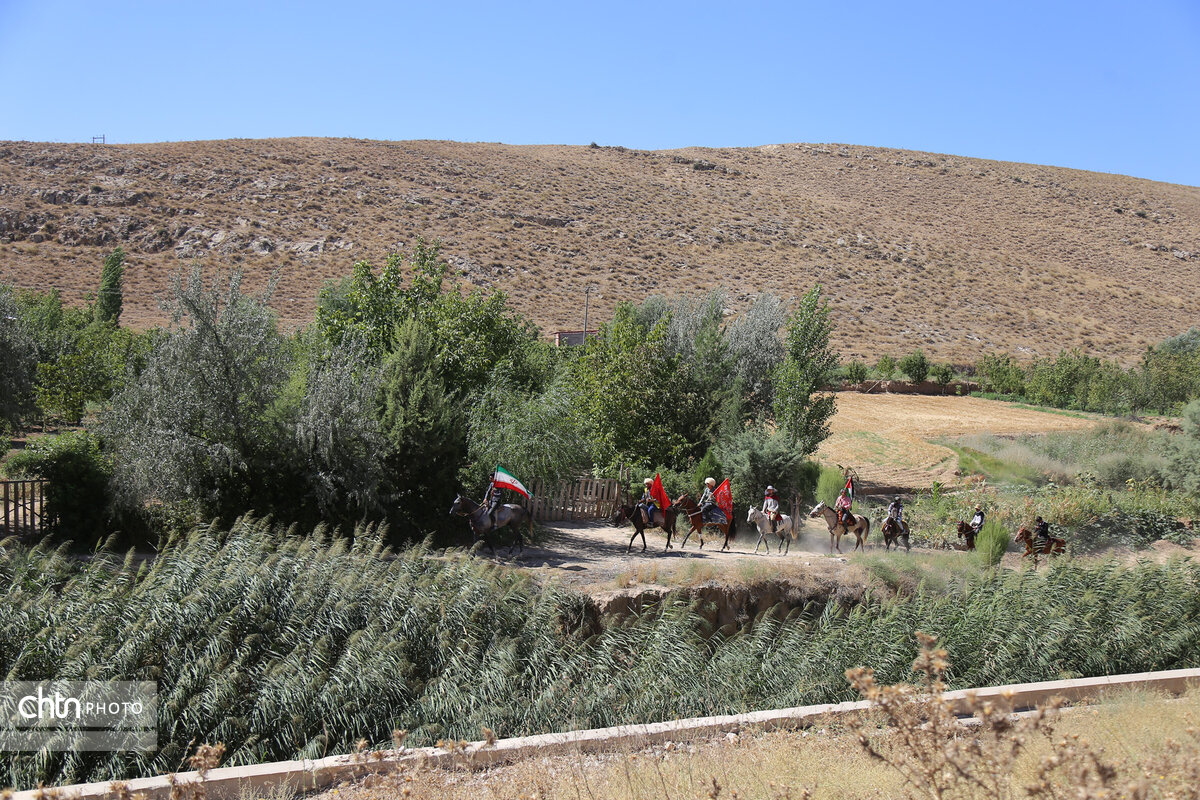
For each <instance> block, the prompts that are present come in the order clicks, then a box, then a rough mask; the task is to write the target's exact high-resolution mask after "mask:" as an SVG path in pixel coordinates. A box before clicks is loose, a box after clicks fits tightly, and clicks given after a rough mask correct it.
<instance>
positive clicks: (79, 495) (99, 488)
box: [5, 431, 112, 549]
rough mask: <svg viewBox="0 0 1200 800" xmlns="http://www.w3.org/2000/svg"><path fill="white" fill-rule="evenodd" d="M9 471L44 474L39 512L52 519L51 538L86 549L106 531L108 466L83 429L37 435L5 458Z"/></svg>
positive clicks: (108, 497)
mask: <svg viewBox="0 0 1200 800" xmlns="http://www.w3.org/2000/svg"><path fill="white" fill-rule="evenodd" d="M5 469H6V470H7V471H8V474H10V475H13V476H25V477H29V476H36V477H39V478H45V479H46V480H47V488H46V505H45V508H44V509H43V511H44V513H45V515H46V516H47V517H48V518H50V519H52V520H54V522H55V525H54V532H55V534H56V537H57V538H60V539H63V538H65V539H71V540H73V541H74V542H75V543H76V544H77V545H79V546H81V547H84V548H87V549H91V547H92V546H93V545H95V544H97V543H98V542H100V541H102V540H103V539H104V537H105V534H106V533H107V532H108V522H109V520H110V515H111V513H112V508H111V505H112V503H111V497H110V494H109V478H110V476H111V475H112V466H111V464H110V463H109V461H108V459H107V458H106V457H105V456H104V454H103V453H102V452H101V450H100V442H99V440H98V439H97V437H96V436H95V435H94V434H92V433H89V432H88V431H69V432H67V433H63V434H59V435H58V436H46V437H40V438H37V439H34V440H32V441H31V442H29V444H28V446H27V447H26V448H25V449H24V450H21V451H20V452H18V453H16V454H15V455H13V456H12V457H11V458H10V459H9V460H8V462H7V463H6V464H5Z"/></svg>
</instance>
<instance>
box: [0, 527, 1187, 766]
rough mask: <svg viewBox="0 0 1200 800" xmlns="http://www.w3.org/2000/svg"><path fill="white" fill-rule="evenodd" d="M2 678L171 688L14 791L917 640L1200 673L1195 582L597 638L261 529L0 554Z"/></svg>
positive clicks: (459, 574) (400, 557)
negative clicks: (129, 744)
mask: <svg viewBox="0 0 1200 800" xmlns="http://www.w3.org/2000/svg"><path fill="white" fill-rule="evenodd" d="M0 581H2V582H3V583H2V584H0V585H3V586H5V587H6V588H5V589H4V590H3V593H4V594H3V599H2V601H0V668H2V670H3V674H4V676H5V677H6V678H7V679H10V680H16V679H42V678H49V677H59V678H75V679H82V678H89V679H117V678H120V679H137V680H153V681H157V682H158V687H159V696H160V710H159V717H160V718H159V738H160V750H159V751H158V752H156V753H152V754H148V755H142V756H138V755H135V754H115V755H108V754H76V755H68V756H54V757H37V756H15V757H13V756H9V757H6V758H5V759H4V760H0V785H15V786H19V787H29V786H32V785H34V784H35V783H36V782H37V781H38V780H45V781H47V782H55V783H63V782H75V781H82V780H106V779H110V778H116V777H129V776H134V775H145V774H152V773H160V772H167V771H171V770H176V769H179V768H181V762H182V760H183V759H184V758H185V756H186V755H188V754H189V752H190V748H193V747H194V746H195V743H200V742H216V741H222V742H224V743H225V744H226V745H227V747H228V751H229V756H228V757H227V759H226V763H248V762H256V761H266V760H276V759H287V758H295V757H318V756H321V755H324V754H330V753H337V752H346V751H349V750H352V749H353V746H354V742H355V741H356V740H358V739H359V738H360V737H363V738H366V739H367V740H368V741H370V742H372V743H386V742H389V741H390V740H391V734H392V731H393V730H394V729H405V730H408V731H410V732H411V733H410V735H409V738H408V740H407V743H408V744H430V743H432V742H434V741H436V740H438V739H451V738H453V739H460V738H461V739H473V738H479V737H480V736H481V729H482V727H483V726H487V727H488V728H490V729H492V730H494V731H495V732H496V733H497V735H499V736H514V735H522V734H531V733H537V732H546V731H554V730H562V729H566V728H572V727H595V726H604V725H613V724H618V723H626V722H644V721H653V720H660V719H669V718H677V717H690V716H697V715H704V714H713V713H734V712H740V711H748V710H753V709H763V708H775V707H785V706H791V705H802V704H808V703H817V702H827V701H836V700H844V699H851V698H852V697H853V691H852V690H851V689H850V687H849V685H848V684H847V683H846V681H845V678H844V677H843V672H844V671H845V669H846V668H848V667H851V666H855V665H859V664H865V665H870V666H873V667H874V668H875V669H876V670H877V672H878V674H879V676H880V680H881V681H884V682H893V681H898V680H901V679H904V678H906V677H907V676H908V670H909V665H910V663H911V661H912V640H913V632H914V631H915V630H918V629H920V630H925V631H929V632H931V633H934V634H936V635H938V636H940V637H941V641H942V643H943V644H944V645H945V646H946V648H947V649H948V650H949V651H950V660H951V662H952V663H953V664H954V673H953V674H952V675H951V676H950V677H951V681H952V684H953V685H954V686H956V687H960V686H973V685H990V684H997V683H1008V682H1015V681H1026V680H1043V679H1051V678H1059V677H1065V676H1075V675H1095V674H1105V673H1119V672H1130V671H1140V670H1151V669H1164V668H1172V667H1183V666H1195V665H1197V664H1198V663H1200V566H1197V565H1194V564H1192V563H1191V562H1189V561H1180V562H1173V563H1171V564H1168V565H1153V564H1142V565H1139V566H1137V567H1134V568H1119V567H1117V566H1115V565H1102V566H1095V567H1085V566H1081V565H1075V564H1069V563H1068V564H1064V565H1061V566H1059V567H1055V568H1052V569H1049V570H1044V571H1043V572H1042V573H1040V574H1033V573H1028V572H1027V573H1019V574H1018V573H1010V572H1004V571H999V572H996V571H988V572H987V573H986V574H981V575H980V576H978V577H966V578H964V579H963V580H962V581H961V582H959V581H956V582H953V583H952V584H951V585H950V586H949V587H942V588H939V589H938V590H937V591H929V592H925V591H923V590H918V591H917V592H916V593H915V594H913V595H911V596H906V597H900V598H898V599H894V600H886V601H884V600H872V599H869V598H868V599H867V600H866V601H864V602H863V603H861V604H859V605H857V606H854V607H852V608H841V607H838V606H836V605H835V604H832V603H830V604H827V605H825V606H822V607H816V606H814V607H812V608H810V609H807V610H797V611H794V612H793V613H792V614H791V615H790V616H789V617H788V619H786V620H784V621H772V620H768V619H766V618H764V619H760V620H758V621H756V622H755V624H753V625H752V626H749V627H748V628H747V629H746V630H743V631H741V632H738V633H734V634H730V635H728V636H726V635H722V634H721V633H714V632H712V631H710V630H709V629H708V628H707V627H706V625H705V623H704V622H703V620H702V618H701V617H700V616H699V615H698V614H696V613H694V611H693V610H692V609H690V608H689V607H687V605H686V604H683V603H678V602H676V603H672V602H668V603H665V604H664V606H663V607H662V608H660V609H658V610H656V612H655V613H648V614H645V615H643V616H642V617H640V618H636V619H633V620H630V621H629V622H627V623H625V624H620V625H615V624H614V625H612V626H608V627H603V628H598V627H597V626H595V624H594V622H593V621H589V615H588V613H587V607H586V601H585V600H584V599H583V598H581V597H579V596H578V595H575V594H572V593H570V592H567V591H565V590H563V589H560V588H557V587H554V586H550V587H539V586H537V585H536V584H534V583H533V582H532V581H530V580H529V579H528V578H527V577H525V576H524V575H522V574H520V573H516V572H513V571H510V570H507V569H504V568H502V567H496V566H494V565H492V564H490V563H488V562H483V561H478V560H475V559H472V558H470V557H468V556H463V555H461V554H459V555H456V554H450V555H449V556H446V557H439V556H438V555H437V554H435V553H433V552H431V551H429V550H428V549H425V548H423V547H416V548H412V549H409V550H406V551H404V552H402V553H399V554H395V555H393V554H391V553H389V552H388V551H387V550H386V549H385V548H384V547H383V546H382V544H380V543H379V540H378V538H377V537H375V536H373V535H372V533H371V532H370V531H360V532H359V535H358V536H357V537H356V539H355V541H354V543H353V544H350V543H347V542H346V541H345V540H338V539H331V538H330V537H328V536H327V535H326V534H325V533H324V532H323V531H322V530H317V531H315V532H313V533H310V534H307V535H300V534H298V533H296V532H295V531H286V532H281V531H277V530H275V529H273V528H272V526H271V525H270V524H269V523H267V522H264V521H261V520H253V519H248V518H246V519H242V520H239V521H238V522H237V523H236V524H235V525H234V526H233V527H232V529H231V530H221V529H217V528H214V527H208V526H206V527H201V528H199V529H197V530H195V531H193V532H192V533H191V535H189V536H188V537H186V538H185V539H183V540H180V541H178V542H175V543H173V544H172V545H170V546H168V547H167V548H166V549H165V550H164V551H163V552H162V553H160V554H159V555H158V557H157V558H156V559H155V560H154V561H152V562H147V563H137V562H135V561H134V560H133V559H126V560H125V561H124V562H122V561H121V560H120V559H118V558H105V557H100V558H96V559H92V560H89V561H81V560H78V559H73V558H71V557H69V556H67V555H65V554H63V553H58V552H55V551H49V550H43V549H39V548H35V549H28V548H22V547H17V546H12V545H11V544H6V545H5V546H4V547H3V548H2V552H0Z"/></svg>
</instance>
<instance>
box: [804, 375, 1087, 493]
mask: <svg viewBox="0 0 1200 800" xmlns="http://www.w3.org/2000/svg"><path fill="white" fill-rule="evenodd" d="M1098 419H1100V418H1099V417H1095V418H1092V417H1086V416H1068V415H1065V414H1054V413H1049V412H1044V411H1037V410H1034V409H1031V408H1023V407H1020V406H1017V405H1014V404H1011V403H1002V402H998V401H995V400H983V399H980V398H976V397H928V396H923V395H901V394H896V395H891V394H889V395H878V394H875V395H868V394H859V393H857V392H840V393H839V394H838V396H837V414H836V415H835V416H834V417H833V419H832V420H831V423H830V429H831V430H832V435H831V436H830V437H829V438H828V439H826V440H825V441H824V442H823V443H822V444H821V447H820V449H818V450H817V457H818V458H819V459H820V460H821V461H823V462H824V463H827V464H849V465H853V466H854V468H855V469H856V470H857V471H858V473H859V475H860V476H862V478H863V479H864V480H867V481H870V482H872V483H875V484H881V485H887V486H904V487H912V488H927V487H929V486H931V485H932V484H933V482H934V481H940V482H942V483H944V484H950V483H954V482H956V481H957V480H958V476H957V475H956V470H957V469H958V456H957V454H956V453H955V452H954V451H953V450H951V449H950V448H949V447H946V446H944V445H940V444H934V443H933V442H930V441H928V440H930V439H938V438H953V437H957V436H966V435H969V434H977V433H981V432H987V433H991V434H995V435H1013V434H1021V433H1049V432H1051V431H1071V430H1084V429H1087V428H1090V427H1092V426H1094V425H1095V424H1096V420H1098Z"/></svg>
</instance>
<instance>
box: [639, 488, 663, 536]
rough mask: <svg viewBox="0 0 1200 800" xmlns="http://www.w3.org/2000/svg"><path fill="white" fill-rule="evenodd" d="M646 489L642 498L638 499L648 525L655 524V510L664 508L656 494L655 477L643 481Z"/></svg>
mask: <svg viewBox="0 0 1200 800" xmlns="http://www.w3.org/2000/svg"><path fill="white" fill-rule="evenodd" d="M642 483H643V484H644V485H645V487H646V490H645V491H644V492H642V499H641V500H639V501H638V508H639V509H640V510H641V512H642V515H643V516H644V517H645V520H646V524H647V525H653V524H654V510H655V509H656V508H657V509H659V510H662V509H661V507H660V503H659V500H658V498H657V497H655V496H654V478H646V480H644V481H642Z"/></svg>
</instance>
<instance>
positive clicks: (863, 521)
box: [808, 503, 871, 553]
mask: <svg viewBox="0 0 1200 800" xmlns="http://www.w3.org/2000/svg"><path fill="white" fill-rule="evenodd" d="M808 515H809V516H810V517H813V518H816V517H822V518H823V519H824V520H825V524H826V525H828V526H829V552H830V553H833V548H834V547H835V546H836V547H837V551H838V552H839V553H840V552H842V536H843V535H844V534H846V533H853V534H854V549H855V550H857V549H858V548H860V547H861V548H862V549H863V552H864V553H865V552H866V551H867V537H868V536H870V535H871V520H869V519H867V517H866V515H864V514H860V515H858V516H857V517H855V516H853V515H852V514H850V513H849V512H847V514H846V516H847V517H848V518H849V520H850V521H849V523H843V524H841V525H839V524H838V521H837V512H836V511H834V510H833V509H832V508H830V507H829V506H827V505H825V504H824V503H817V504H816V505H815V506H813V510H812V511H810V512H808ZM852 552H853V551H852Z"/></svg>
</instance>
